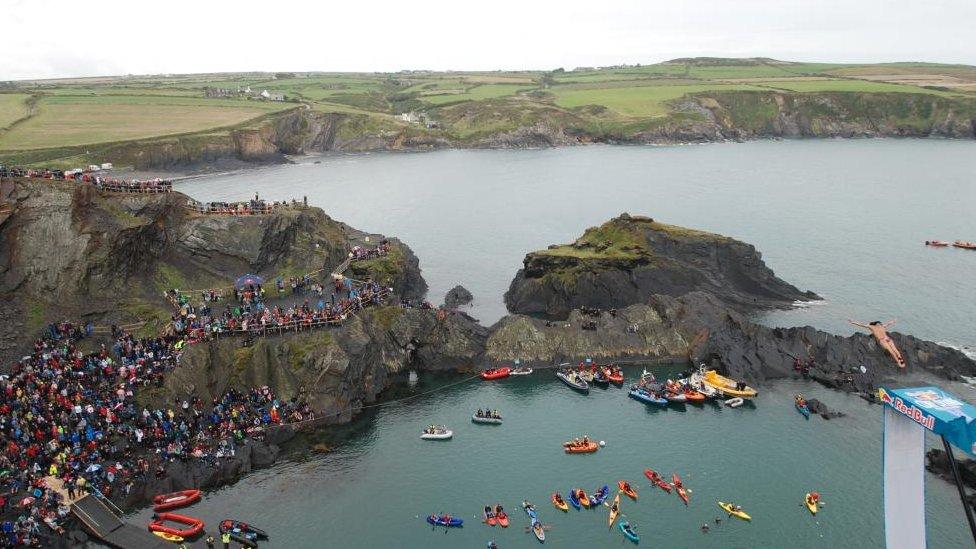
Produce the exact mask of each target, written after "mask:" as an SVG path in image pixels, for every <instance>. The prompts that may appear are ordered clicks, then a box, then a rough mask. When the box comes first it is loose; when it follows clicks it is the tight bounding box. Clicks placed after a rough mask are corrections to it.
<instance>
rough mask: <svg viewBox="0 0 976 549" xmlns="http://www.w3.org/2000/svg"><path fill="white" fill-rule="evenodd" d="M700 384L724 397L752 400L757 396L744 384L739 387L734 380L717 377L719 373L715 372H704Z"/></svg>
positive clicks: (753, 390) (756, 393)
mask: <svg viewBox="0 0 976 549" xmlns="http://www.w3.org/2000/svg"><path fill="white" fill-rule="evenodd" d="M702 383H704V384H705V385H708V386H709V387H712V388H713V389H715V390H716V391H719V392H721V393H723V394H725V395H726V396H733V397H742V398H753V397H755V396H756V395H758V394H759V393H758V392H756V390H755V389H753V388H752V387H749V386H748V385H746V384H744V383H743V384H741V385H740V383H738V382H737V381H735V380H734V379H729V378H727V377H725V376H722V375H719V373H718V372H716V371H715V370H709V371H707V372H705V375H704V377H702Z"/></svg>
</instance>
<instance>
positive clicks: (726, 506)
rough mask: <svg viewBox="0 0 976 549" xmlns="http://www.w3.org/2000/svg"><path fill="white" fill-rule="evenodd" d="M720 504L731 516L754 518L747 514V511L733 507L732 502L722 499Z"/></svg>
mask: <svg viewBox="0 0 976 549" xmlns="http://www.w3.org/2000/svg"><path fill="white" fill-rule="evenodd" d="M718 506H719V507H721V508H722V509H725V512H726V513H728V514H729V516H730V517H738V518H740V519H742V520H752V517H750V516H749V515H747V514H746V513H745V511H736V510H734V509H732V504H731V503H723V502H721V501H720V502H718Z"/></svg>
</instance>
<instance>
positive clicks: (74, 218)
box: [0, 181, 427, 354]
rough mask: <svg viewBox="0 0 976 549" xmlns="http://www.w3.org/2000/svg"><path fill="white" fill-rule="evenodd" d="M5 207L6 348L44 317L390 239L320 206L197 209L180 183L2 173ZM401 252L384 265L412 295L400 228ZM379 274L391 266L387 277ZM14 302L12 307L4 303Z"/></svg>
mask: <svg viewBox="0 0 976 549" xmlns="http://www.w3.org/2000/svg"><path fill="white" fill-rule="evenodd" d="M3 198H4V200H3V202H4V204H5V209H4V211H5V212H6V213H5V214H4V215H3V216H2V217H0V242H2V243H3V245H2V246H0V296H3V301H4V303H3V305H0V307H2V310H3V312H4V314H3V315H0V316H2V317H3V318H4V321H3V322H4V323H5V325H3V326H0V333H2V334H3V336H4V337H5V338H7V339H6V340H5V341H0V354H2V351H3V350H4V349H8V350H11V351H12V350H13V349H12V346H13V344H14V343H15V341H18V340H19V341H23V340H26V339H29V338H30V337H34V336H36V335H37V331H38V329H39V328H40V327H41V326H42V325H43V324H45V323H47V322H51V321H55V320H60V319H62V318H74V319H77V318H79V317H83V318H91V319H94V320H95V321H96V322H98V323H108V322H131V321H135V320H144V319H145V317H147V316H154V317H161V318H167V317H168V314H167V312H168V308H167V305H166V304H165V302H164V301H163V298H162V292H163V291H165V290H167V289H171V288H181V289H184V290H190V289H205V288H214V287H227V286H229V285H230V284H232V283H233V280H234V279H236V278H237V277H239V276H241V275H243V274H245V273H255V274H259V275H263V276H265V277H266V278H267V279H269V280H273V278H274V277H275V276H279V275H280V276H297V275H302V274H305V273H309V272H312V271H316V270H319V269H331V268H333V267H335V266H337V265H338V264H339V263H341V262H342V261H343V260H344V259H345V257H346V254H347V253H348V251H349V249H350V248H351V247H352V246H353V245H356V244H364V245H365V244H367V242H366V238H367V237H369V239H370V241H371V242H377V241H378V240H380V239H382V238H383V237H382V235H367V234H366V233H362V232H360V231H357V230H355V229H352V228H351V227H348V226H347V225H345V224H343V223H339V222H336V221H334V220H332V219H331V218H329V217H328V216H327V215H325V213H324V212H323V211H322V210H321V209H319V208H286V209H280V210H278V211H276V212H275V213H273V214H271V215H267V216H245V217H238V216H213V215H199V214H197V213H195V212H192V211H190V210H187V209H186V208H184V207H183V205H184V204H185V203H186V200H187V197H186V196H184V195H182V194H180V193H167V194H158V195H137V194H131V195H120V194H111V193H103V192H101V191H98V190H97V189H94V188H93V187H90V186H87V185H75V184H72V183H58V182H42V181H16V182H5V183H4V195H3ZM391 242H392V243H393V252H392V253H391V254H390V255H391V256H394V255H395V256H396V258H397V260H396V261H395V262H393V261H391V262H387V263H385V264H384V265H383V267H384V270H383V272H382V273H378V272H374V271H373V270H372V269H371V268H370V266H369V265H367V266H365V267H364V268H358V270H357V272H356V274H357V275H358V276H359V277H361V278H365V277H367V276H373V275H374V274H376V275H377V278H378V279H380V280H381V281H382V282H386V283H389V285H390V286H392V287H393V288H394V291H395V292H397V293H399V294H400V295H404V296H409V297H411V298H416V297H419V296H420V295H423V294H424V293H425V292H426V289H427V287H426V284H425V283H424V281H423V278H422V277H421V276H420V268H419V261H418V260H417V258H416V256H414V254H413V252H412V251H411V250H410V249H409V248H407V247H406V246H405V245H403V244H402V243H400V242H399V241H397V240H395V239H393V240H391ZM379 274H382V277H380V276H379ZM8 312H9V314H7V313H8Z"/></svg>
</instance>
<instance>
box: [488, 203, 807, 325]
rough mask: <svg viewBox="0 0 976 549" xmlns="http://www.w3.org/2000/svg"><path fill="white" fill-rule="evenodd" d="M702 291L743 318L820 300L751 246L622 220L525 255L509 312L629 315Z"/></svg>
mask: <svg viewBox="0 0 976 549" xmlns="http://www.w3.org/2000/svg"><path fill="white" fill-rule="evenodd" d="M698 290H701V291H706V292H709V293H711V294H713V295H715V296H716V297H718V298H719V299H720V300H722V301H723V302H725V303H727V304H728V305H730V306H732V307H734V308H736V309H738V310H744V311H749V310H756V309H763V308H776V307H789V306H791V305H792V304H793V303H794V302H795V301H797V300H811V299H819V298H818V297H817V296H816V294H813V293H812V292H802V291H800V290H798V289H797V288H795V287H793V286H792V285H790V284H788V283H787V282H785V281H783V280H780V279H779V278H777V277H776V276H775V275H774V274H773V271H772V270H770V269H769V268H768V267H766V265H765V263H763V261H762V256H761V255H760V254H759V252H758V251H756V249H755V248H754V247H753V246H751V245H749V244H746V243H744V242H740V241H738V240H734V239H732V238H728V237H724V236H721V235H717V234H712V233H706V232H701V231H695V230H691V229H685V228H682V227H675V226H672V225H665V224H663V223H658V222H656V221H654V220H653V219H650V218H647V217H639V216H630V215H628V214H623V215H621V216H620V217H617V218H615V219H612V220H610V221H608V222H607V223H605V224H603V225H601V226H599V227H594V228H590V229H587V231H586V232H585V233H584V234H583V236H582V237H580V238H579V239H577V240H576V242H574V243H572V244H568V245H562V246H550V247H549V249H547V250H542V251H538V252H532V253H530V254H528V255H526V256H525V260H524V268H523V269H521V270H520V271H519V272H518V273H517V274H516V276H515V279H514V280H513V281H512V284H511V286H510V287H509V290H508V292H507V293H506V294H505V304H506V305H507V306H508V309H509V310H510V311H512V312H515V313H523V314H532V315H541V316H544V317H547V318H565V317H566V315H568V314H569V312H570V311H572V310H573V309H577V308H579V307H590V308H600V309H609V308H612V307H625V306H627V305H630V304H633V303H641V302H644V301H646V299H647V297H648V296H650V295H651V294H666V295H673V296H679V295H682V294H685V293H688V292H691V291H698Z"/></svg>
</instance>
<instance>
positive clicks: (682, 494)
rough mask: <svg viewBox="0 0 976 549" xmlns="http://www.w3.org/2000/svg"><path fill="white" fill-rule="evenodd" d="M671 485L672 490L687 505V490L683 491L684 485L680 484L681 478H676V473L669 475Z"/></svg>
mask: <svg viewBox="0 0 976 549" xmlns="http://www.w3.org/2000/svg"><path fill="white" fill-rule="evenodd" d="M671 483H672V484H674V489H675V490H677V492H678V497H679V498H681V501H683V502H685V505H688V490H685V487H684V485H683V484H681V477H679V476H678V473H671Z"/></svg>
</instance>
